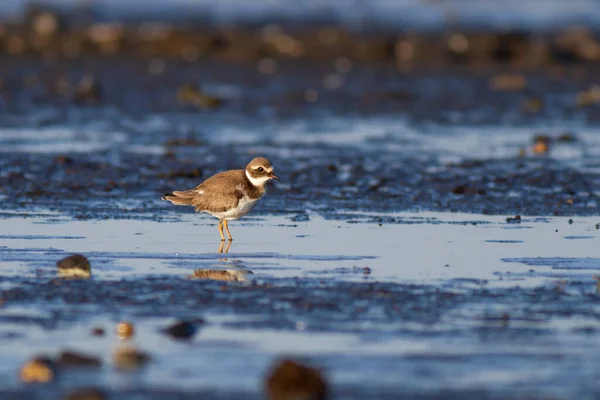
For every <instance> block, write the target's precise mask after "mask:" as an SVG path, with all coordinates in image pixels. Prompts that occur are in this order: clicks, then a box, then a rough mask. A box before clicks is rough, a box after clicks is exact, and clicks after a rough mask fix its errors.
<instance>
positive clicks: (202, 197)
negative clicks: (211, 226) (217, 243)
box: [162, 157, 279, 241]
mask: <svg viewBox="0 0 600 400" xmlns="http://www.w3.org/2000/svg"><path fill="white" fill-rule="evenodd" d="M271 179H277V180H279V178H278V177H277V175H275V173H274V172H273V165H271V162H270V161H269V160H267V159H266V158H263V157H257V158H255V159H254V160H252V161H250V163H249V164H248V165H247V166H246V169H245V170H244V169H232V170H230V171H225V172H220V173H218V174H216V175H213V176H211V177H210V178H208V179H207V180H205V181H204V182H202V183H201V184H199V185H198V186H196V187H195V188H193V189H189V190H182V191H174V192H173V193H166V194H165V196H164V197H162V200H168V201H170V202H171V203H173V204H176V205H178V206H194V208H195V209H196V212H206V213H209V214H211V215H212V216H214V217H217V218H218V219H219V225H218V228H219V234H220V235H221V241H224V240H225V236H224V235H223V228H225V231H226V232H227V238H228V239H229V240H230V241H231V240H233V238H232V237H231V233H230V232H229V226H228V225H227V223H228V221H231V220H236V219H240V218H241V217H243V216H244V215H246V214H248V213H249V212H250V211H252V209H253V208H254V206H255V205H256V203H257V202H258V200H260V198H261V197H263V196H264V194H265V192H266V187H265V184H266V183H267V182H268V181H270V180H271Z"/></svg>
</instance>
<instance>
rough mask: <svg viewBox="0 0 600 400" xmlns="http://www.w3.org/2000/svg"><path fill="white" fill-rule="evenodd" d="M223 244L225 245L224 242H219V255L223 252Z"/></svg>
mask: <svg viewBox="0 0 600 400" xmlns="http://www.w3.org/2000/svg"><path fill="white" fill-rule="evenodd" d="M228 243H231V242H228ZM223 244H225V241H224V240H221V245H220V246H219V253H222V252H223Z"/></svg>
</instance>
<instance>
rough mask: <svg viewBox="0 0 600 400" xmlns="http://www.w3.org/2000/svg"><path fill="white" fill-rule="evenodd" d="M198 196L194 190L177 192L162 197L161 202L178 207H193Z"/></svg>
mask: <svg viewBox="0 0 600 400" xmlns="http://www.w3.org/2000/svg"><path fill="white" fill-rule="evenodd" d="M196 194H197V192H194V191H192V190H184V191H175V192H172V193H165V195H164V196H163V197H161V200H168V201H170V202H171V203H173V204H175V205H178V206H191V205H192V201H193V200H194V196H195V195H196Z"/></svg>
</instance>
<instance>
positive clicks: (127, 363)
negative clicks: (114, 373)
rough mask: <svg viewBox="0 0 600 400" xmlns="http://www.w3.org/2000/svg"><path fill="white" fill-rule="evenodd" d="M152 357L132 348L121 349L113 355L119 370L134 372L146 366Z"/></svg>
mask: <svg viewBox="0 0 600 400" xmlns="http://www.w3.org/2000/svg"><path fill="white" fill-rule="evenodd" d="M151 360H152V357H150V355H148V354H147V353H144V352H143V351H140V350H138V349H135V348H132V347H124V348H119V349H117V351H115V353H114V355H113V362H114V364H115V367H116V368H118V369H125V370H133V369H138V368H141V367H143V366H144V365H146V364H147V363H148V362H150V361H151Z"/></svg>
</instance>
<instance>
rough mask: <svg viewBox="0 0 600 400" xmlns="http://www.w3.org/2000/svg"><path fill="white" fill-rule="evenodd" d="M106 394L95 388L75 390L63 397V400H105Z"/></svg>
mask: <svg viewBox="0 0 600 400" xmlns="http://www.w3.org/2000/svg"><path fill="white" fill-rule="evenodd" d="M105 399H107V397H106V394H105V393H104V392H103V391H102V390H100V389H96V388H82V389H75V390H73V391H72V392H70V393H69V394H67V395H66V396H65V397H64V400H105Z"/></svg>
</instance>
